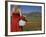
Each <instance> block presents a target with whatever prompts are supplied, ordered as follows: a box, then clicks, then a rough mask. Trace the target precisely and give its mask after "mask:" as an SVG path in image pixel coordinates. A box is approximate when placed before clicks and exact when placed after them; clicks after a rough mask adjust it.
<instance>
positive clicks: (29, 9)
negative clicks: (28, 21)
mask: <svg viewBox="0 0 46 37" xmlns="http://www.w3.org/2000/svg"><path fill="white" fill-rule="evenodd" d="M12 7H14V5H11V8H12ZM20 8H21V10H22V12H23V13H30V12H41V10H42V9H41V6H27V5H20Z"/></svg>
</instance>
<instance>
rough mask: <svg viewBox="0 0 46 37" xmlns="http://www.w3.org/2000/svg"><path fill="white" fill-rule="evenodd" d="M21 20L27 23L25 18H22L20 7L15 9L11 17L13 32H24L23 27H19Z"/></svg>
mask: <svg viewBox="0 0 46 37" xmlns="http://www.w3.org/2000/svg"><path fill="white" fill-rule="evenodd" d="M21 19H22V20H24V21H26V20H25V17H24V16H22V14H21V11H20V9H19V8H18V7H17V8H14V9H13V13H12V16H11V32H18V31H23V28H22V26H19V21H20V20H21Z"/></svg>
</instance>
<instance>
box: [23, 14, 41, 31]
mask: <svg viewBox="0 0 46 37" xmlns="http://www.w3.org/2000/svg"><path fill="white" fill-rule="evenodd" d="M26 19H27V20H28V21H27V23H28V24H27V25H25V26H24V27H23V30H24V31H36V30H41V15H39V14H38V15H36V14H35V15H34V14H33V15H31V16H28V15H26Z"/></svg>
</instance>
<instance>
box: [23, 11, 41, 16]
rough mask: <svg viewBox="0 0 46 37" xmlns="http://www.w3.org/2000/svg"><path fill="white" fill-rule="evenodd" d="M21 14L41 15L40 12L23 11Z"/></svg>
mask: <svg viewBox="0 0 46 37" xmlns="http://www.w3.org/2000/svg"><path fill="white" fill-rule="evenodd" d="M23 15H28V16H32V15H37V16H41V12H30V13H23Z"/></svg>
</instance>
